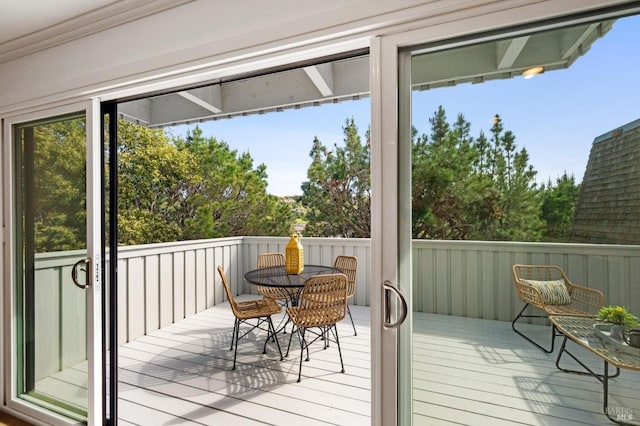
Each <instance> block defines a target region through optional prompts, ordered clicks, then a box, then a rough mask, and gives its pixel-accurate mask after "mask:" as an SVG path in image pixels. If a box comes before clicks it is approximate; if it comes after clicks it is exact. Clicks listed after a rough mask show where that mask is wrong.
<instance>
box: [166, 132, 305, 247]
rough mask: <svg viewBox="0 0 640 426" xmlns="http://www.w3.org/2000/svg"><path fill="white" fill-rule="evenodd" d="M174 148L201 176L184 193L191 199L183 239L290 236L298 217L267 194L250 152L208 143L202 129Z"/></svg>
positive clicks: (212, 141) (263, 176) (262, 168)
mask: <svg viewBox="0 0 640 426" xmlns="http://www.w3.org/2000/svg"><path fill="white" fill-rule="evenodd" d="M173 142H174V144H175V145H176V146H177V147H178V148H179V149H180V150H181V152H184V153H189V154H190V155H191V156H192V157H193V158H194V159H195V161H196V163H197V165H196V167H195V170H196V171H197V173H198V175H199V178H198V179H196V180H193V181H191V182H190V185H189V186H188V188H186V189H185V192H186V193H188V194H189V197H188V200H187V209H186V211H185V213H186V214H185V216H184V217H183V218H181V219H182V221H183V222H184V237H185V238H189V239H194V238H219V237H225V236H237V235H273V236H285V235H289V234H290V233H291V230H292V227H293V223H294V221H295V214H294V211H293V209H292V208H291V206H290V205H289V204H288V203H286V202H285V201H284V200H281V199H280V198H278V197H276V196H274V195H270V194H268V193H267V177H268V175H267V172H266V166H265V165H264V164H260V165H258V166H257V167H255V168H254V166H253V159H252V158H251V156H250V154H249V153H248V152H245V153H242V154H238V152H237V151H236V150H232V149H231V148H230V147H229V145H228V144H227V143H225V142H220V141H217V140H216V139H215V138H205V137H204V136H203V135H202V130H201V129H199V128H198V127H196V128H195V129H194V130H193V131H191V132H189V133H188V135H187V137H186V139H181V138H175V139H174V141H173Z"/></svg>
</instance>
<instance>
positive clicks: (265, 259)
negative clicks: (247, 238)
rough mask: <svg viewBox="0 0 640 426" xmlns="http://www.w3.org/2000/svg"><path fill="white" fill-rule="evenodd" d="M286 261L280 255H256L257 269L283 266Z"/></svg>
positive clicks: (282, 255)
mask: <svg viewBox="0 0 640 426" xmlns="http://www.w3.org/2000/svg"><path fill="white" fill-rule="evenodd" d="M285 262H286V259H285V257H284V254H282V253H261V254H259V255H258V269H262V268H270V267H272V266H284V265H285Z"/></svg>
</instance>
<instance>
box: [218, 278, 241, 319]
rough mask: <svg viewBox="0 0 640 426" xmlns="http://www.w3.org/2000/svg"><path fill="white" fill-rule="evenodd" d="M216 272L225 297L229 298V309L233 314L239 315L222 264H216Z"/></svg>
mask: <svg viewBox="0 0 640 426" xmlns="http://www.w3.org/2000/svg"><path fill="white" fill-rule="evenodd" d="M218 274H220V279H221V280H222V285H223V286H224V291H225V293H227V299H228V300H229V304H230V305H231V311H232V312H233V315H235V316H236V317H237V316H238V315H239V311H238V307H237V306H236V301H235V299H234V298H233V293H232V292H231V286H229V282H228V281H227V276H226V275H225V273H224V269H223V268H222V266H218Z"/></svg>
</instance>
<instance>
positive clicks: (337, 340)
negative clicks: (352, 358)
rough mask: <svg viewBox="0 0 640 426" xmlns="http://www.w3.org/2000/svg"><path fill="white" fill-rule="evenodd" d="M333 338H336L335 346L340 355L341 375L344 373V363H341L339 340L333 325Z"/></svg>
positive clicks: (336, 329) (335, 327) (336, 328)
mask: <svg viewBox="0 0 640 426" xmlns="http://www.w3.org/2000/svg"><path fill="white" fill-rule="evenodd" d="M333 336H334V337H335V338H336V344H337V345H338V354H340V368H341V371H340V372H341V373H344V363H343V362H342V350H341V349H340V340H339V339H338V327H337V326H336V325H335V324H334V325H333Z"/></svg>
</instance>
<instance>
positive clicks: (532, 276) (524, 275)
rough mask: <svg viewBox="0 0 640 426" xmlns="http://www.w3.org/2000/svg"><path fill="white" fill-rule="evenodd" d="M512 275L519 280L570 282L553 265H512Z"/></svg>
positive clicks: (562, 272) (565, 275)
mask: <svg viewBox="0 0 640 426" xmlns="http://www.w3.org/2000/svg"><path fill="white" fill-rule="evenodd" d="M513 277H514V278H515V279H516V280H517V281H519V280H536V281H553V280H564V282H565V283H568V282H570V281H569V278H568V277H567V274H565V272H564V271H563V270H562V268H560V267H559V266H555V265H513Z"/></svg>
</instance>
